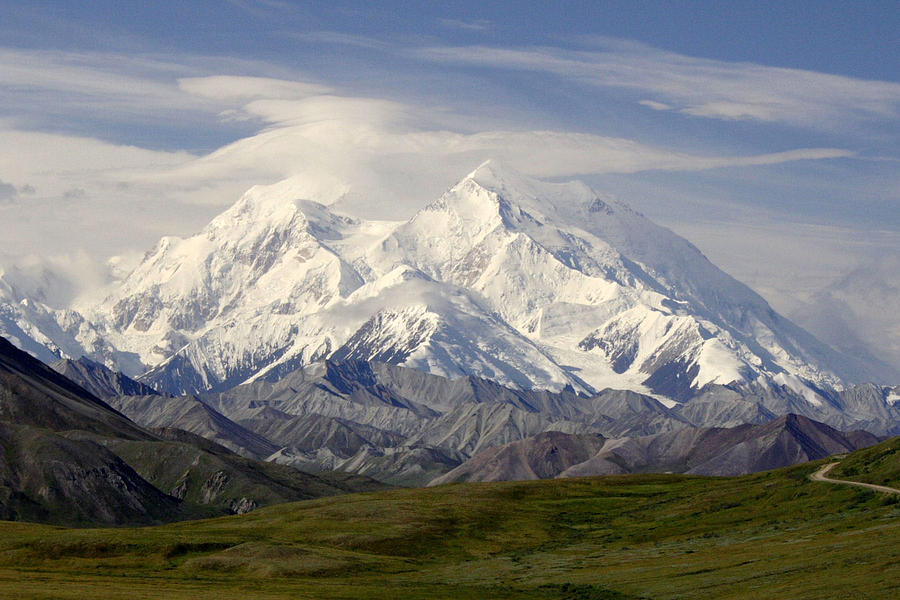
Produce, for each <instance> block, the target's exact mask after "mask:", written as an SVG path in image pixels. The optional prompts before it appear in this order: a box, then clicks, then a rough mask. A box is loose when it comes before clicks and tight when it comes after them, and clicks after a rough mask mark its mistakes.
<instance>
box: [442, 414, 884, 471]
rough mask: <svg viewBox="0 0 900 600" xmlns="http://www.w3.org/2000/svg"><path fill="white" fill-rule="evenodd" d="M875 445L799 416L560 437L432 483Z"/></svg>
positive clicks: (711, 466)
mask: <svg viewBox="0 0 900 600" xmlns="http://www.w3.org/2000/svg"><path fill="white" fill-rule="evenodd" d="M876 443H878V438H877V437H875V436H873V435H871V434H869V433H866V432H862V431H855V432H849V433H841V432H839V431H837V430H835V429H832V428H831V427H828V426H827V425H825V424H823V423H819V422H817V421H813V420H811V419H807V418H806V417H801V416H797V415H786V416H783V417H780V418H778V419H775V420H773V421H770V422H768V423H765V424H762V425H740V426H737V427H732V428H692V427H688V428H684V429H680V430H678V431H672V432H665V433H658V434H655V435H651V436H643V437H636V438H622V439H611V440H604V439H603V438H598V437H591V436H583V435H571V434H564V433H557V432H554V433H545V434H541V435H538V436H535V437H532V438H528V439H524V440H520V441H517V442H513V443H511V444H507V445H504V446H499V447H494V448H489V449H487V450H484V451H482V452H480V453H478V454H475V455H474V456H473V457H472V458H471V459H469V460H468V461H466V462H465V463H463V464H462V465H460V466H459V467H457V468H455V469H453V470H452V471H450V472H448V473H446V474H444V475H442V476H440V477H437V478H435V479H434V480H433V481H432V482H431V483H430V484H429V485H438V484H442V483H452V482H461V481H505V480H516V479H548V478H553V477H585V476H592V475H610V474H621V473H639V472H660V471H668V472H676V473H692V474H698V475H743V474H746V473H754V472H758V471H765V470H769V469H776V468H779V467H785V466H788V465H793V464H797V463H801V462H807V461H810V460H816V459H819V458H824V457H826V456H829V455H832V454H838V453H841V452H850V451H853V450H857V449H859V448H865V447H868V446H871V445H873V444H876Z"/></svg>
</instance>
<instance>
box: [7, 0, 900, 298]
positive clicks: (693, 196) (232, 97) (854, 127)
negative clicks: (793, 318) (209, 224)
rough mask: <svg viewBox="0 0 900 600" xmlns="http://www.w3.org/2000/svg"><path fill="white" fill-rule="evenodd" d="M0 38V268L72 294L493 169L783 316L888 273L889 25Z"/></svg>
mask: <svg viewBox="0 0 900 600" xmlns="http://www.w3.org/2000/svg"><path fill="white" fill-rule="evenodd" d="M0 15H2V18H0V239H4V240H5V242H4V243H3V245H0V266H2V265H3V264H4V263H5V264H11V263H14V262H22V261H25V262H30V263H35V262H40V261H41V260H49V261H51V262H54V261H55V262H54V264H57V265H64V266H65V265H69V267H67V268H69V270H70V271H73V272H76V273H81V274H83V277H85V279H90V277H88V275H87V273H88V272H89V271H90V270H91V268H92V267H91V266H90V265H94V264H99V263H102V261H104V260H105V259H106V258H107V257H108V256H111V255H113V254H119V255H125V256H135V255H139V253H140V252H142V251H143V250H145V249H146V248H147V247H149V246H150V245H152V243H153V242H154V241H155V240H156V239H158V238H159V237H160V236H161V235H164V234H176V235H187V234H189V233H191V232H193V231H196V230H197V229H199V228H200V227H202V226H203V225H204V224H205V222H206V221H207V220H208V219H209V218H210V217H211V216H213V215H214V214H216V213H217V212H219V211H220V210H222V209H223V208H224V207H226V206H228V205H230V204H231V203H233V202H234V201H235V200H236V198H237V197H238V196H239V195H240V193H241V192H242V191H243V190H244V189H246V188H247V187H249V186H250V185H253V184H255V183H270V182H272V181H274V180H277V179H280V178H283V177H287V176H292V175H298V174H299V175H303V176H306V177H309V178H310V181H311V183H310V186H311V188H310V189H311V194H314V195H315V194H319V195H320V196H321V197H322V199H324V200H327V199H328V196H329V194H332V195H334V194H335V193H337V192H335V190H338V191H340V190H343V191H346V190H347V189H349V190H350V193H349V194H347V198H346V199H345V201H344V202H343V204H342V206H343V208H345V209H346V210H349V211H357V212H359V213H360V214H366V215H368V216H384V217H392V218H393V217H400V216H404V215H406V214H409V213H410V212H411V211H413V210H415V208H416V207H417V206H420V205H421V204H422V203H424V202H426V201H428V200H430V199H432V198H433V197H434V195H436V194H438V193H440V191H442V190H443V189H445V188H446V187H447V185H450V184H452V183H453V182H454V181H455V180H457V179H459V178H460V177H462V176H463V175H465V173H466V172H468V171H469V170H471V168H474V166H476V165H477V164H479V163H480V162H481V161H482V160H484V159H485V158H490V157H493V158H500V159H502V160H504V161H505V162H507V163H509V164H511V165H512V166H514V167H515V168H518V169H520V170H523V171H525V172H527V173H530V174H533V175H536V176H540V177H548V178H560V179H567V178H574V177H578V178H581V179H584V180H586V181H588V182H589V183H591V184H593V185H594V186H596V187H597V188H598V189H601V190H605V191H609V192H612V193H615V194H616V195H618V196H619V197H621V198H622V199H623V200H625V201H626V202H629V203H631V204H632V205H634V206H635V207H637V208H638V209H640V210H642V211H644V212H645V213H646V214H647V215H648V216H650V217H651V218H653V219H654V220H656V221H659V222H661V223H663V224H666V225H668V226H670V227H672V228H673V229H675V230H676V231H678V232H679V233H682V234H684V235H686V236H687V237H689V238H690V239H691V240H692V241H694V242H695V243H696V244H697V245H698V246H699V247H700V248H701V249H702V250H704V251H705V252H706V253H707V254H708V255H709V256H710V257H711V258H712V259H713V261H714V262H716V263H717V264H720V265H722V266H724V267H725V268H726V269H727V270H729V271H730V272H732V273H733V274H735V275H736V276H738V277H739V278H741V279H743V280H745V281H747V282H748V283H750V284H751V285H753V286H754V287H756V288H757V289H758V290H760V291H762V292H763V293H764V294H765V295H766V296H767V298H769V299H770V300H771V301H773V303H775V304H776V307H778V308H781V309H784V310H789V309H790V308H791V307H795V306H797V305H798V304H800V303H803V302H805V301H806V300H808V299H809V297H810V296H811V295H813V294H815V293H817V292H818V291H820V290H821V289H823V288H824V287H825V286H827V285H829V283H830V282H832V281H834V280H836V279H837V278H839V277H841V276H843V275H845V274H847V273H848V272H850V271H852V270H853V269H854V268H856V267H857V266H858V264H859V263H861V262H865V261H868V260H871V257H873V256H876V257H882V256H885V255H900V175H898V168H897V167H898V164H900V143H898V142H900V118H898V117H900V52H898V48H900V38H898V36H900V34H898V32H900V4H898V3H897V2H854V3H848V2H822V1H819V2H663V1H659V2H635V1H630V2H558V3H547V2H515V3H513V2H504V3H485V2H477V3H476V2H441V3H420V2H381V3H371V2H354V3H339V2H337V3H336V2H332V3H322V2H285V1H280V0H232V1H230V2H185V1H180V2H153V3H149V2H130V1H116V2H109V1H95V2H72V1H67V2H41V1H31V2H27V3H22V2H7V1H2V2H0ZM345 184H346V185H345ZM342 186H344V187H342ZM73 222H76V223H78V227H72V223H73ZM126 262H127V261H126ZM760 265H763V266H764V268H760ZM886 276H888V277H889V276H891V273H888V274H887V275H886Z"/></svg>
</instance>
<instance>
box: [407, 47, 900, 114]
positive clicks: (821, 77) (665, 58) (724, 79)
mask: <svg viewBox="0 0 900 600" xmlns="http://www.w3.org/2000/svg"><path fill="white" fill-rule="evenodd" d="M594 42H595V45H596V46H598V47H595V48H590V49H584V50H572V49H563V48H554V47H523V48H496V47H489V46H442V47H429V48H422V49H419V50H417V51H416V53H417V55H418V56H420V57H422V58H425V59H428V60H432V61H435V62H442V63H453V64H465V65H470V66H477V67H481V68H502V69H513V70H523V71H534V72H543V73H547V74H552V75H554V76H558V77H563V78H566V79H570V80H574V81H577V82H581V83H583V84H588V85H591V86H597V87H610V88H621V89H628V90H633V91H635V92H638V93H640V94H642V96H643V99H642V100H640V103H641V104H643V105H645V106H647V107H649V108H652V109H655V110H675V111H680V112H682V113H685V114H689V115H693V116H698V117H707V118H715V119H723V120H740V119H749V120H755V121H762V122H781V123H787V124H791V125H799V126H803V127H809V128H814V129H831V128H834V127H836V126H838V124H839V123H844V124H846V123H847V121H879V120H894V119H897V118H898V117H900V83H895V82H888V81H870V80H862V79H854V78H851V77H844V76H839V75H830V74H827V73H819V72H813V71H805V70H800V69H788V68H780V67H768V66H763V65H758V64H752V63H740V62H727V61H721V60H712V59H706V58H696V57H690V56H685V55H681V54H677V53H674V52H668V51H665V50H659V49H656V48H653V47H650V46H646V45H643V44H639V43H635V42H624V41H621V40H613V39H607V38H603V39H596V40H594ZM648 96H650V97H649V98H648Z"/></svg>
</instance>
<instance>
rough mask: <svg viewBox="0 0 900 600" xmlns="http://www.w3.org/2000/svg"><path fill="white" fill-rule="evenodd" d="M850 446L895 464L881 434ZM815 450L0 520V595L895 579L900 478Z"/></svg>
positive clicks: (720, 588)
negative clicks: (110, 516)
mask: <svg viewBox="0 0 900 600" xmlns="http://www.w3.org/2000/svg"><path fill="white" fill-rule="evenodd" d="M861 452H868V453H870V455H871V456H878V457H880V458H879V460H880V461H881V462H880V463H879V465H878V468H879V469H881V470H882V471H884V472H879V478H880V479H884V478H887V479H886V480H887V481H897V480H900V477H897V473H896V472H894V473H890V472H888V471H889V469H890V468H896V466H894V467H892V466H891V465H896V464H897V461H893V462H891V460H892V459H890V456H889V455H897V454H898V452H900V444H898V443H897V440H894V441H889V442H885V443H884V444H880V445H879V446H876V447H875V448H872V449H868V450H864V451H861ZM855 454H856V453H854V454H852V455H850V457H849V458H847V459H845V460H847V461H848V467H852V466H854V464H855V463H856V462H858V461H857V460H856V456H855ZM822 464H824V462H823V461H818V462H814V463H808V464H805V465H801V466H796V467H790V468H786V469H780V470H777V471H770V472H766V473H760V474H755V475H749V476H744V477H721V478H711V477H693V476H684V475H628V476H610V477H596V478H583V479H567V480H547V481H529V482H503V483H478V484H458V485H448V486H439V487H434V488H425V489H397V490H391V491H387V492H374V493H362V494H350V495H345V496H338V497H331V498H322V499H317V500H310V501H304V502H297V503H291V504H281V505H275V506H270V507H268V508H264V509H259V510H257V511H254V512H251V513H249V514H246V515H242V516H233V517H225V518H218V519H209V520H201V521H188V522H180V523H176V524H170V525H164V526H157V527H143V528H116V529H71V528H63V527H54V526H46V525H37V524H29V523H18V522H16V523H14V522H2V523H0V597H2V598H22V599H26V598H47V599H50V598H53V599H61V598H71V599H79V600H82V599H90V598H98V599H100V598H102V599H105V600H110V599H123V600H124V599H129V600H130V599H144V598H184V599H190V600H223V599H231V598H235V599H241V600H251V599H263V598H265V599H272V598H285V599H287V598H291V599H298V598H317V599H318V598H383V599H396V598H435V599H437V598H441V599H443V598H467V599H471V598H567V599H573V600H574V599H601V598H609V599H626V598H654V599H656V598H659V599H662V598H719V599H725V598H742V599H746V598H779V599H786V598H791V599H797V598H816V599H818V598H854V599H861V598H895V597H898V595H900V496H896V495H893V496H892V495H889V494H883V493H876V492H872V491H868V490H864V489H859V488H852V487H848V486H841V485H834V484H829V483H824V482H813V481H810V480H809V479H808V476H809V474H810V473H812V472H813V471H814V470H816V469H817V468H818V467H819V466H821V465H822ZM857 468H858V469H859V468H861V467H859V466H857ZM832 476H833V477H840V476H843V475H842V474H840V473H838V472H837V470H835V472H834V473H833V474H832ZM892 478H893V479H892Z"/></svg>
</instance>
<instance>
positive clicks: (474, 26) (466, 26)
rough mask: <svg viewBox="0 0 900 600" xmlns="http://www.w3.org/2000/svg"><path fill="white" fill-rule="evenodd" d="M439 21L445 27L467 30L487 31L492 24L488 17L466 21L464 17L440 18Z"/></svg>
mask: <svg viewBox="0 0 900 600" xmlns="http://www.w3.org/2000/svg"><path fill="white" fill-rule="evenodd" d="M438 22H439V23H440V24H441V25H443V26H444V27H449V28H451V29H462V30H465V31H487V30H488V29H489V28H490V26H491V22H490V21H488V20H486V19H475V20H472V21H465V20H463V19H439V21H438Z"/></svg>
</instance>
